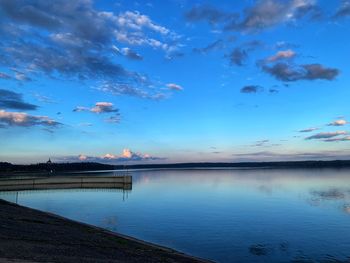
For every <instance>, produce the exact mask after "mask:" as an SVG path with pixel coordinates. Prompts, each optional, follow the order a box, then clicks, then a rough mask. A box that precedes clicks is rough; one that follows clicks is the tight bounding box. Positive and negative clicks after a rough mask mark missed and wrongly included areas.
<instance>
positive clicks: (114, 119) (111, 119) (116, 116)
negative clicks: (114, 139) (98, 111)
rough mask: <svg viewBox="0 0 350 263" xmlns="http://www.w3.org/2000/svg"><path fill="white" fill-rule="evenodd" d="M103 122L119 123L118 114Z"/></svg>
mask: <svg viewBox="0 0 350 263" xmlns="http://www.w3.org/2000/svg"><path fill="white" fill-rule="evenodd" d="M105 122H108V123H120V114H115V115H113V116H110V117H108V118H107V119H105Z"/></svg>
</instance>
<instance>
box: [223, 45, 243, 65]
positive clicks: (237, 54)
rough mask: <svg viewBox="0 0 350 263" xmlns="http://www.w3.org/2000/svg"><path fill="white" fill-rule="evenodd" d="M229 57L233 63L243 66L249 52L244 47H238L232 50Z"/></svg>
mask: <svg viewBox="0 0 350 263" xmlns="http://www.w3.org/2000/svg"><path fill="white" fill-rule="evenodd" d="M228 57H229V59H230V62H231V65H236V66H243V65H244V62H245V60H246V59H247V58H248V54H247V52H246V51H245V50H244V49H242V48H240V47H237V48H235V49H233V50H232V52H231V54H230V55H229V56H228Z"/></svg>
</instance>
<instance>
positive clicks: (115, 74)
mask: <svg viewBox="0 0 350 263" xmlns="http://www.w3.org/2000/svg"><path fill="white" fill-rule="evenodd" d="M0 9H1V11H2V12H1V18H0V20H1V26H0V34H1V41H2V43H1V45H0V52H1V60H0V65H1V66H3V67H6V68H8V69H10V70H13V69H14V70H15V77H14V78H15V79H17V80H20V81H29V80H31V79H32V78H34V77H35V78H36V77H40V76H41V75H45V76H48V77H52V78H56V77H60V78H65V79H74V80H77V81H81V80H89V81H96V82H100V81H108V82H110V83H112V84H114V85H116V84H119V83H121V82H123V83H125V82H127V83H130V85H131V84H132V85H135V86H137V87H138V88H139V89H141V90H142V89H144V88H146V87H145V86H143V83H144V79H145V78H146V77H145V76H144V75H142V74H140V73H137V72H133V71H129V70H127V69H125V68H124V66H122V65H121V64H120V63H118V59H116V56H115V50H114V49H113V48H112V47H113V46H118V45H120V44H122V43H126V44H129V45H132V46H149V47H152V48H153V49H155V50H163V51H164V52H165V53H166V54H168V53H171V52H175V51H176V50H177V49H178V47H179V43H178V41H179V36H178V35H176V34H175V33H174V32H172V31H171V30H169V29H167V28H166V27H164V26H162V25H159V24H157V23H156V22H154V21H153V20H152V19H151V18H150V17H148V16H146V15H143V14H141V13H139V12H136V11H135V12H131V11H126V12H122V13H119V14H118V13H113V12H109V11H100V10H98V9H96V8H95V7H94V4H93V1H90V0H77V1H66V0H58V1H55V2H54V3H49V2H47V1H44V0H38V1H25V2H23V1H21V0H13V1H0ZM77 18H79V19H77ZM120 52H121V53H122V54H123V55H124V56H126V57H128V58H130V59H134V60H141V59H142V56H141V55H139V54H138V53H136V52H134V51H133V50H132V49H130V48H124V49H122V50H121V51H120ZM0 76H1V78H6V77H7V76H8V75H7V74H5V73H2V74H1V75H0ZM123 95H128V93H125V94H123Z"/></svg>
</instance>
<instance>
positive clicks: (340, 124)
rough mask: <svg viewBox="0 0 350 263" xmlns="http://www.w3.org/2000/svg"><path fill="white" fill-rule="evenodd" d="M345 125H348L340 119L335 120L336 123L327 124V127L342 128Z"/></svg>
mask: <svg viewBox="0 0 350 263" xmlns="http://www.w3.org/2000/svg"><path fill="white" fill-rule="evenodd" d="M346 124H348V122H347V121H346V120H343V119H340V120H336V121H333V122H331V123H328V124H327V125H328V126H344V125H346Z"/></svg>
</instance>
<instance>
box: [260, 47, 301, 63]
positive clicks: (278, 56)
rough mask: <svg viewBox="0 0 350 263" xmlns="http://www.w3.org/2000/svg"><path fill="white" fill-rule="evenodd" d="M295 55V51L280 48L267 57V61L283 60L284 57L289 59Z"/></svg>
mask: <svg viewBox="0 0 350 263" xmlns="http://www.w3.org/2000/svg"><path fill="white" fill-rule="evenodd" d="M295 56H296V53H295V51H293V50H291V49H288V50H282V51H278V52H277V53H276V54H275V55H273V56H271V57H268V58H267V60H266V61H267V62H275V61H278V60H285V59H291V58H294V57H295Z"/></svg>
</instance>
